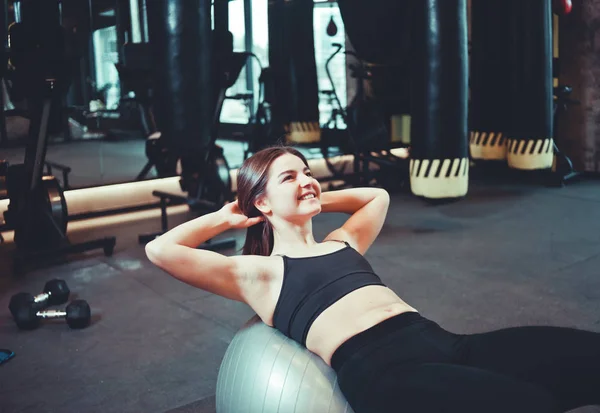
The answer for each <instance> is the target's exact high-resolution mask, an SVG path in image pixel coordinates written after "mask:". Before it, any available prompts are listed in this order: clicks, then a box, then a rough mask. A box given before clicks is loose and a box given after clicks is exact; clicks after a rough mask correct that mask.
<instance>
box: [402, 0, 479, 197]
mask: <svg viewBox="0 0 600 413" xmlns="http://www.w3.org/2000/svg"><path fill="white" fill-rule="evenodd" d="M414 6H415V7H414V10H413V11H414V13H413V27H414V30H413V34H414V39H413V41H412V46H413V48H412V53H411V56H412V60H413V63H412V73H411V115H412V118H411V133H410V136H411V149H410V155H411V160H410V184H411V190H412V192H413V194H414V195H417V196H421V197H423V198H425V199H431V200H433V199H435V200H442V199H443V200H452V199H457V198H460V197H462V196H465V195H466V194H467V191H468V187H469V152H468V151H469V148H468V140H467V129H468V128H467V111H468V108H467V100H468V70H467V66H468V65H467V62H468V55H467V4H466V0H444V1H440V0H426V1H419V2H414Z"/></svg>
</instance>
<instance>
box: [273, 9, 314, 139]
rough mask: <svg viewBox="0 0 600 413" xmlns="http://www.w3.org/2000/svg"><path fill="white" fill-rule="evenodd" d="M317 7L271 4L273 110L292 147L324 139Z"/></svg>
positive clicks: (275, 121)
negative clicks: (315, 22) (317, 56)
mask: <svg viewBox="0 0 600 413" xmlns="http://www.w3.org/2000/svg"><path fill="white" fill-rule="evenodd" d="M313 7H314V5H313V1H312V0H269V9H268V13H269V66H270V69H271V70H270V74H271V75H272V79H273V85H274V88H273V92H274V93H273V96H272V97H273V102H272V109H271V110H272V114H273V122H274V123H275V124H276V125H278V126H279V127H280V128H281V129H282V131H284V132H285V134H286V137H287V141H288V142H290V143H312V142H318V141H319V140H320V139H321V128H320V125H319V89H318V83H317V66H316V62H315V46H314V33H313ZM275 128H277V126H275Z"/></svg>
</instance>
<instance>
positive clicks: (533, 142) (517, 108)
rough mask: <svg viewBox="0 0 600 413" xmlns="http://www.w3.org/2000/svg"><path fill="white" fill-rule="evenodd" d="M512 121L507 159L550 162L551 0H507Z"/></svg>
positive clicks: (528, 165)
mask: <svg viewBox="0 0 600 413" xmlns="http://www.w3.org/2000/svg"><path fill="white" fill-rule="evenodd" d="M506 4H507V5H508V6H510V8H511V10H510V12H509V14H508V21H507V27H506V33H507V35H508V36H510V38H509V41H510V47H509V50H510V53H509V64H508V69H509V71H508V73H507V75H508V76H509V79H510V94H511V96H510V104H509V105H508V107H507V110H508V111H509V113H510V122H509V127H508V131H507V138H508V140H507V145H508V148H507V150H508V152H507V161H508V165H509V167H511V168H513V169H518V170H541V169H549V168H551V167H552V162H553V160H554V145H553V123H552V120H553V116H552V114H553V111H552V105H553V89H552V77H553V75H552V58H553V56H552V8H551V0H527V1H521V0H509V1H506Z"/></svg>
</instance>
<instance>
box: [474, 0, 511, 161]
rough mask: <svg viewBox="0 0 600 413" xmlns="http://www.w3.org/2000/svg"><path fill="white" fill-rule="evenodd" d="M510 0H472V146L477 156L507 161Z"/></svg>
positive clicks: (478, 158)
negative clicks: (508, 25)
mask: <svg viewBox="0 0 600 413" xmlns="http://www.w3.org/2000/svg"><path fill="white" fill-rule="evenodd" d="M509 12H510V7H508V5H507V1H504V0H502V1H500V0H471V68H470V82H471V100H470V111H469V118H470V119H469V121H470V136H469V149H470V153H471V157H472V158H473V159H474V160H484V161H503V162H505V161H506V131H507V129H508V126H509V122H510V117H509V114H508V113H507V110H508V107H509V105H510V104H511V102H510V99H511V95H510V89H511V87H510V76H507V74H508V73H509V72H510V68H509V64H510V62H509V52H510V48H509V39H510V35H509V33H508V28H507V26H506V22H507V21H508V19H509V16H508V13H509Z"/></svg>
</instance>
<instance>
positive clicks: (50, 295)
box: [8, 279, 71, 317]
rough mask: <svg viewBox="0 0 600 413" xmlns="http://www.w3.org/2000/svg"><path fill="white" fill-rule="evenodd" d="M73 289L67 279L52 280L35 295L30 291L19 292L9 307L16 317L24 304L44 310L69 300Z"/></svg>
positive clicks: (12, 298) (11, 299) (11, 300)
mask: <svg viewBox="0 0 600 413" xmlns="http://www.w3.org/2000/svg"><path fill="white" fill-rule="evenodd" d="M69 294H71V291H70V290H69V287H68V286H67V283H66V282H65V280H59V279H54V280H50V281H48V282H47V283H46V285H45V286H44V292H43V293H41V294H39V295H36V296H35V297H34V296H33V295H31V294H29V293H18V294H15V295H13V296H12V297H11V298H10V303H9V304H8V309H9V310H10V313H11V314H12V315H13V317H15V313H16V312H17V311H18V309H19V308H20V307H22V306H32V307H33V308H34V309H35V310H36V311H39V310H43V309H44V308H46V307H49V306H51V305H60V304H64V303H66V302H67V301H68V300H69Z"/></svg>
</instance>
